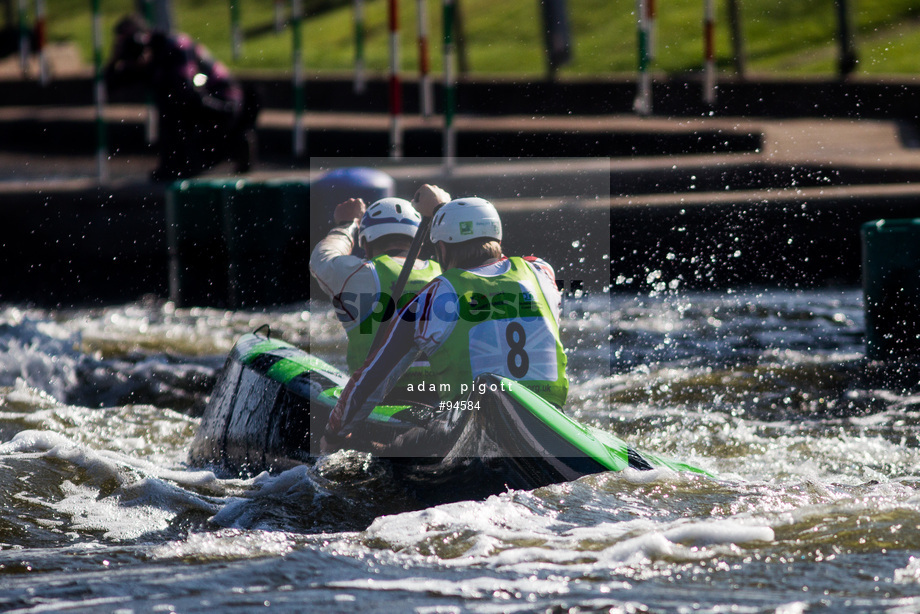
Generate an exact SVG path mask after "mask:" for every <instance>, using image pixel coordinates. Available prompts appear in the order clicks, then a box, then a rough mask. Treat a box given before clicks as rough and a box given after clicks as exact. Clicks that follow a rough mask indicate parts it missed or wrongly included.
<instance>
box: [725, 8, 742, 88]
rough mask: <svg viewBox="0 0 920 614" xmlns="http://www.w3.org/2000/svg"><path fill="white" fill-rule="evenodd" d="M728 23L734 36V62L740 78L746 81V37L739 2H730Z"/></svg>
mask: <svg viewBox="0 0 920 614" xmlns="http://www.w3.org/2000/svg"><path fill="white" fill-rule="evenodd" d="M728 23H729V27H730V28H731V35H732V56H733V57H732V60H733V62H734V64H735V72H736V73H737V74H738V77H739V78H741V79H744V75H745V72H746V67H745V65H746V64H747V58H746V57H745V53H744V35H743V33H742V30H741V7H739V6H738V0H728Z"/></svg>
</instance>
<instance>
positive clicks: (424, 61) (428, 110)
mask: <svg viewBox="0 0 920 614" xmlns="http://www.w3.org/2000/svg"><path fill="white" fill-rule="evenodd" d="M417 2H418V69H419V84H418V86H419V108H420V109H421V111H422V116H423V117H431V115H432V114H433V113H434V101H433V94H434V92H433V90H432V83H431V76H430V75H429V74H428V73H429V71H430V63H429V58H428V10H427V3H428V0H417Z"/></svg>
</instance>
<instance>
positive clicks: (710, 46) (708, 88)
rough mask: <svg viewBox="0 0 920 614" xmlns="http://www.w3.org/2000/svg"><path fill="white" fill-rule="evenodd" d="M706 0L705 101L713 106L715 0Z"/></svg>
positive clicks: (704, 43)
mask: <svg viewBox="0 0 920 614" xmlns="http://www.w3.org/2000/svg"><path fill="white" fill-rule="evenodd" d="M704 1H705V13H704V16H703V53H704V56H705V62H706V63H705V67H704V73H703V102H705V103H706V104H708V105H710V106H711V105H714V104H715V103H716V45H715V31H716V17H715V6H714V5H715V2H714V0H704Z"/></svg>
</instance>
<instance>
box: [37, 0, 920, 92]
mask: <svg viewBox="0 0 920 614" xmlns="http://www.w3.org/2000/svg"><path fill="white" fill-rule="evenodd" d="M237 1H238V2H240V15H241V24H242V28H243V30H244V31H245V32H246V33H247V36H246V39H245V42H244V44H243V47H242V54H241V56H240V57H239V59H237V60H234V59H232V51H231V42H230V9H229V2H228V1H227V0H174V7H175V13H176V25H177V26H178V28H179V29H181V30H183V31H185V32H188V33H189V34H191V35H192V36H193V37H195V38H196V39H197V40H199V41H200V42H201V43H203V44H204V45H205V46H207V47H208V48H209V49H211V51H212V52H213V53H214V55H215V56H217V57H218V58H220V59H222V60H224V61H226V63H228V64H229V65H230V66H231V67H234V68H244V69H267V70H289V68H290V66H291V33H290V30H287V29H286V30H283V31H282V32H280V33H277V32H275V31H274V29H273V28H272V27H270V26H271V24H272V23H273V21H274V7H273V2H271V1H270V0H237ZM311 1H312V2H317V0H307V1H306V4H307V5H308V6H309V7H310V9H308V10H309V12H310V15H309V16H308V18H307V20H306V21H305V23H304V29H303V32H304V61H305V66H306V67H307V70H308V71H347V70H351V69H352V67H353V65H354V56H355V45H354V38H355V37H354V13H353V10H352V6H353V5H352V2H351V1H350V0H346V1H344V2H343V1H342V0H322V2H323V3H324V4H322V5H319V4H312V5H311V4H310V3H311ZM426 1H427V5H426V6H427V11H428V16H429V22H430V32H431V34H430V39H431V41H430V42H431V61H432V70H433V71H435V72H440V70H441V21H442V20H441V3H440V1H439V0H426ZM458 1H459V2H460V5H461V10H462V16H463V24H464V47H465V50H466V58H467V60H468V67H469V70H470V72H471V73H473V74H518V75H532V76H538V75H542V74H545V70H546V60H545V54H544V52H543V35H542V31H541V19H540V7H539V4H538V2H537V0H518V1H513V2H495V0H458ZM47 4H48V32H49V38H50V39H51V40H53V41H54V40H56V41H61V40H71V41H74V42H75V43H77V44H78V46H79V47H80V49H81V53H82V54H83V57H84V58H85V59H86V61H87V62H89V61H90V60H91V58H92V47H91V45H92V43H91V23H92V21H91V15H90V6H91V3H90V2H88V1H87V0H47ZM128 4H129V3H127V2H124V1H123V0H118V1H116V0H102V2H101V6H102V13H103V23H104V28H105V55H107V54H108V49H109V46H110V44H111V28H112V26H113V24H114V23H115V22H116V21H117V20H118V18H119V17H120V16H121V15H122V14H124V10H125V8H124V7H125V6H126V5H128ZM717 4H718V14H717V21H718V25H717V30H716V50H717V61H718V64H719V68H720V70H721V71H725V72H733V70H734V69H733V61H732V48H733V47H732V44H731V37H730V33H729V28H728V14H727V8H726V6H727V3H726V2H717ZM850 4H851V18H852V24H853V29H854V39H855V43H856V48H857V52H858V55H859V64H858V68H857V74H864V75H885V74H900V75H912V74H915V73H916V72H917V71H918V68H920V6H918V4H917V2H916V0H873V1H871V2H870V1H857V0H851V1H850ZM739 5H740V6H741V30H742V32H743V37H744V51H745V56H746V59H747V69H748V71H749V72H751V73H756V74H760V75H832V74H834V72H835V70H836V61H837V60H836V58H837V41H836V29H837V19H836V13H835V4H834V1H833V0H820V1H819V2H802V1H801V0H743V1H739ZM568 6H569V19H570V24H571V33H572V43H573V50H572V60H571V62H570V63H569V64H568V65H567V66H565V67H564V68H563V69H562V70H561V71H560V74H561V75H563V76H565V75H571V76H591V75H611V74H617V73H629V72H632V71H634V70H635V67H636V32H635V30H636V28H635V15H634V10H635V0H569V5H568ZM399 7H400V21H401V24H402V28H403V29H402V36H401V56H402V61H401V65H402V69H403V70H405V71H413V70H417V66H418V63H417V62H418V53H417V50H416V49H417V48H416V34H415V27H416V25H415V24H416V2H414V1H412V0H400V4H399ZM658 11H659V14H658V20H657V27H656V39H657V57H656V58H655V61H654V63H653V66H652V68H653V70H655V71H657V72H666V73H682V72H688V71H694V70H699V69H700V68H701V66H702V63H703V42H702V24H701V21H702V15H703V1H702V0H669V1H668V2H667V3H664V2H660V3H658ZM365 18H366V43H365V49H366V63H367V66H368V68H369V70H371V71H375V72H385V71H386V70H387V63H388V36H389V32H388V27H387V0H367V2H366V6H365Z"/></svg>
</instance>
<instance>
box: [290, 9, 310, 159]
mask: <svg viewBox="0 0 920 614" xmlns="http://www.w3.org/2000/svg"><path fill="white" fill-rule="evenodd" d="M302 12H303V11H302V2H301V0H291V33H292V38H291V41H292V47H293V50H294V51H293V54H294V57H293V62H294V156H295V157H297V158H302V157H303V156H304V155H305V154H306V152H307V133H306V131H305V130H304V122H303V111H304V107H305V106H306V100H305V98H306V97H305V92H304V77H303V49H302V47H303V36H302V33H301V28H302V25H303V17H302Z"/></svg>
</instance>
